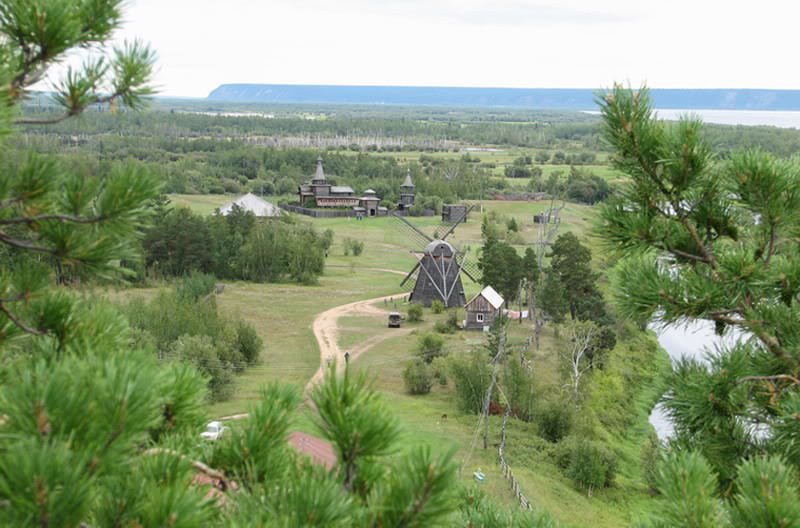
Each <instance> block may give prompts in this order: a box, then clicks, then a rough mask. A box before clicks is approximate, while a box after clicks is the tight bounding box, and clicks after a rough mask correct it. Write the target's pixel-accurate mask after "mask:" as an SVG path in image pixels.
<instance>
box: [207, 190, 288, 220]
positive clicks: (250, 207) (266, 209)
mask: <svg viewBox="0 0 800 528" xmlns="http://www.w3.org/2000/svg"><path fill="white" fill-rule="evenodd" d="M234 204H236V205H238V206H239V207H241V208H242V209H244V210H245V211H252V213H253V214H254V215H256V216H259V217H264V216H280V215H281V210H280V209H279V208H278V206H277V205H275V204H273V203H270V202H268V201H266V200H262V199H261V198H259V197H258V196H256V195H255V194H253V193H247V194H245V195H244V196H240V197H239V198H237V199H235V200H234V201H232V202H231V203H229V204H227V205H223V206H222V207H220V208H219V214H221V215H222V216H228V214H229V213H230V212H231V209H233V205H234Z"/></svg>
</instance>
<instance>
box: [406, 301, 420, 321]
mask: <svg viewBox="0 0 800 528" xmlns="http://www.w3.org/2000/svg"><path fill="white" fill-rule="evenodd" d="M408 322H409V323H420V322H422V305H421V304H419V303H411V304H409V305H408Z"/></svg>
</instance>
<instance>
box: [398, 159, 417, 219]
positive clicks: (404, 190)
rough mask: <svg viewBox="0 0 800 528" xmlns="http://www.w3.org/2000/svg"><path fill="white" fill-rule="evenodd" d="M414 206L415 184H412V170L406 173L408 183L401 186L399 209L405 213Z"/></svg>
mask: <svg viewBox="0 0 800 528" xmlns="http://www.w3.org/2000/svg"><path fill="white" fill-rule="evenodd" d="M412 205H414V184H413V183H411V169H410V168H409V169H408V170H407V171H406V181H405V182H403V185H401V186H400V203H399V204H398V207H397V208H398V209H400V210H403V211H405V210H406V209H408V208H410V207H411V206H412Z"/></svg>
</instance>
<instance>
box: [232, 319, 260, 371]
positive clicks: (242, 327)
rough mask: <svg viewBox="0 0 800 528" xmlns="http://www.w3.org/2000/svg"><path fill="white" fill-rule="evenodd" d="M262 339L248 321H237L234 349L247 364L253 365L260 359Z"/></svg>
mask: <svg viewBox="0 0 800 528" xmlns="http://www.w3.org/2000/svg"><path fill="white" fill-rule="evenodd" d="M263 347H264V341H263V340H262V339H261V338H260V337H259V336H258V333H257V332H256V329H255V328H254V327H253V325H251V324H250V323H247V322H245V321H239V323H238V325H237V328H236V349H237V350H238V351H239V354H241V356H242V358H244V360H245V361H246V362H247V364H248V365H255V364H256V363H258V361H259V359H261V349H262V348H263Z"/></svg>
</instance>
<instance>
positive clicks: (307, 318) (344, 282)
mask: <svg viewBox="0 0 800 528" xmlns="http://www.w3.org/2000/svg"><path fill="white" fill-rule="evenodd" d="M172 199H173V201H174V202H175V203H179V204H183V205H186V206H189V207H191V208H192V209H194V210H195V211H197V212H201V213H209V212H211V211H213V209H214V208H215V207H218V206H219V205H221V204H224V203H227V201H229V197H223V196H181V195H177V196H173V197H172ZM545 206H546V203H545V202H498V201H485V202H484V203H483V213H481V212H480V210H479V207H476V208H475V210H473V212H472V213H471V214H470V218H469V221H468V222H467V223H465V224H463V225H460V226H459V227H457V228H456V231H455V233H454V234H453V236H451V237H450V238H449V240H451V241H453V242H454V243H455V244H456V245H457V246H458V247H461V248H462V249H466V248H470V254H471V255H472V258H473V259H474V258H475V251H476V250H477V248H478V246H479V244H480V225H481V220H482V218H483V215H485V214H487V213H488V212H490V211H496V212H497V213H499V214H501V215H503V216H504V217H506V218H509V217H513V218H515V219H516V220H517V221H518V222H519V223H520V225H521V226H522V230H521V233H522V235H523V239H524V240H525V242H526V243H530V242H533V241H534V240H535V238H536V227H535V225H534V224H533V218H532V217H533V214H534V213H536V212H539V211H541V210H542V209H543V208H544V207H545ZM593 215H594V211H593V209H592V208H591V207H588V206H581V205H574V204H568V205H567V207H566V208H565V209H564V211H563V213H562V223H561V230H562V231H567V230H570V231H574V232H576V233H578V234H579V235H582V236H585V235H586V234H587V232H588V230H589V228H590V225H591V222H592V218H593ZM298 219H299V220H300V221H307V222H313V223H314V225H315V226H316V227H317V228H318V229H320V230H324V229H332V230H333V231H334V233H335V242H334V245H333V247H332V248H331V251H330V253H329V256H328V258H327V261H326V271H325V275H324V276H323V277H321V279H320V281H319V284H318V285H315V286H298V285H295V284H250V283H231V284H228V285H227V286H226V289H225V292H224V293H223V294H221V295H219V296H218V297H217V302H218V306H219V307H220V309H221V310H223V311H224V312H226V313H229V314H236V315H239V316H241V317H242V318H244V319H245V320H247V321H250V322H251V323H253V324H254V325H255V327H256V329H257V331H258V333H259V335H261V337H262V338H263V339H264V342H265V348H264V351H263V354H262V361H261V363H260V364H259V365H258V366H256V367H254V368H250V369H248V370H247V371H245V373H244V374H242V375H241V376H239V378H238V392H237V393H236V395H235V396H234V397H233V398H232V399H231V400H229V401H226V402H222V403H217V404H215V405H212V406H210V407H209V409H208V410H209V414H210V415H211V416H223V415H227V414H234V413H239V412H244V411H245V410H246V408H247V405H248V403H249V402H251V401H253V400H254V399H255V398H256V397H257V395H258V392H259V389H260V387H262V386H263V385H264V384H266V383H270V382H273V381H281V382H287V383H292V384H295V385H296V386H297V387H299V388H302V387H304V386H305V384H306V382H307V381H308V380H309V379H310V378H311V376H312V375H313V373H314V372H315V371H316V370H317V368H318V367H319V361H320V358H319V349H318V347H317V344H316V340H315V338H314V335H313V332H312V330H311V324H312V322H313V320H314V318H315V317H316V316H317V315H318V314H319V313H321V312H323V311H325V310H327V309H329V308H333V307H335V306H339V305H342V304H346V303H349V302H353V301H357V300H363V299H370V298H376V297H380V296H384V295H393V294H396V295H397V296H398V299H400V298H402V296H403V295H405V294H406V293H407V292H406V291H404V290H403V289H401V288H400V286H399V282H400V280H401V279H402V278H401V277H400V276H399V275H396V274H393V273H387V272H385V271H377V270H374V269H371V268H381V269H389V270H398V271H406V270H409V269H410V268H411V267H412V266H413V264H414V263H415V261H416V259H415V257H414V255H413V254H412V253H411V250H413V249H420V248H417V247H414V245H413V244H412V243H411V241H410V240H409V239H407V238H406V237H405V236H404V235H403V234H402V233H401V232H400V231H399V230H397V229H396V228H395V227H394V226H393V225H392V223H393V222H395V220H392V219H391V218H376V219H366V220H363V221H356V220H354V219H347V218H338V219H320V220H312V219H310V218H307V217H302V216H299V217H298ZM411 221H412V222H413V223H414V224H415V225H417V226H418V227H419V228H420V229H422V230H423V231H425V232H427V233H428V234H433V233H434V231H436V230H437V228H439V224H440V222H439V218H436V217H433V218H413V219H411ZM345 237H351V238H355V239H358V240H361V241H363V242H364V243H365V249H364V252H363V254H362V255H360V256H358V257H354V256H345V255H344V254H343V246H342V240H343V239H344V238H345ZM585 240H587V242H590V243H591V242H593V241H591V240H590V239H585ZM524 248H525V245H518V246H517V249H518V251H520V252H522V251H524ZM464 288H465V292H466V294H467V296H468V297H470V296H472V295H474V294H475V293H477V292H478V291H479V289H480V286H479V285H477V284H475V283H473V282H472V281H470V280H469V279H467V278H466V277H464ZM136 291H137V290H133V292H134V293H133V294H136V293H135V292H136ZM139 291H140V292H141V294H144V295H149V294H151V293H152V291H150V290H143V291H141V290H139ZM130 292H131V291H130V290H128V293H126V295H127V294H130ZM378 307H380V308H383V303H379V305H378ZM386 308H387V309H392V310H394V309H398V310H400V311H404V310H405V307H403V306H398V307H397V308H395V307H394V306H393V305H390V306H387V307H386ZM445 317H447V314H446V313H445V314H439V315H434V314H432V313H431V312H430V310H425V321H424V322H423V323H420V324H418V325H416V326H415V330H414V333H412V334H411V335H408V334H406V335H402V336H400V335H398V336H394V337H393V336H392V335H391V333H392V332H393V330H392V329H389V328H387V325H386V319H385V317H383V316H362V315H357V316H348V317H342V318H341V319H340V320H339V325H338V326H339V331H340V333H339V335H338V344H339V346H340V347H342V348H350V347H352V346H354V345H357V344H359V343H361V342H363V341H364V340H365V339H367V338H368V337H371V336H374V335H376V334H384V335H387V336H389V337H388V338H387V339H386V340H385V341H382V342H381V343H380V344H379V345H377V346H375V347H374V348H372V349H370V350H367V351H366V352H364V353H363V354H362V355H361V356H360V357H359V358H358V360H355V361H354V362H353V366H354V367H355V368H356V370H359V371H365V372H368V373H369V376H370V378H371V379H372V380H373V383H374V385H375V387H376V388H377V389H378V390H379V391H380V392H381V393H382V394H383V395H384V402H385V403H386V405H387V408H388V410H389V411H390V412H391V413H392V414H393V415H394V416H396V417H397V418H398V419H399V420H400V423H401V424H402V427H403V429H404V431H405V434H404V445H405V446H408V447H411V446H413V445H416V444H419V443H424V444H428V445H430V446H432V448H433V449H434V450H435V451H438V452H442V451H446V450H449V449H454V450H455V451H456V459H457V461H458V462H459V464H460V465H462V466H463V472H462V475H461V478H462V480H463V481H464V482H469V481H471V480H472V473H473V472H474V471H476V470H478V469H480V470H481V471H483V472H484V473H485V474H486V475H487V481H486V482H485V483H484V484H483V486H484V487H485V488H486V489H487V491H489V492H490V493H491V494H492V495H493V496H494V497H495V498H496V499H497V500H499V501H501V502H502V503H505V504H508V505H513V504H515V499H514V496H513V494H512V493H511V491H510V489H509V487H508V483H507V481H506V480H505V479H504V478H503V477H502V475H501V474H500V471H499V466H498V463H497V445H498V444H499V442H500V437H499V435H500V422H501V417H492V418H491V419H490V447H489V449H487V450H483V449H482V446H481V445H480V444H481V442H480V441H477V440H478V439H477V437H476V435H478V434H480V433H481V431H479V430H478V429H477V424H478V420H477V417H476V416H473V415H465V414H464V413H462V412H460V411H458V409H457V404H456V400H455V395H454V394H453V388H452V386H450V385H448V386H447V387H440V386H439V385H438V383H437V384H436V385H435V387H434V389H433V391H432V393H431V394H429V395H426V396H409V395H407V394H406V393H405V389H404V385H403V379H402V372H403V368H404V366H405V362H406V361H407V360H409V359H410V358H412V357H413V353H414V351H413V350H414V344H415V343H416V340H417V336H418V334H419V333H420V332H424V331H427V330H428V329H429V328H430V327H432V326H433V324H434V323H435V322H436V321H438V320H441V319H444V318H445ZM459 317H463V310H460V312H459ZM407 326H408V325H407ZM529 331H530V330H529V325H528V324H521V325H520V324H518V323H516V322H513V323H512V324H511V325H510V331H509V339H510V340H511V341H512V342H521V341H522V340H524V338H525V337H526V336H527V335H528V333H529ZM484 342H485V337H484V335H483V334H482V333H478V332H459V333H456V334H454V335H451V336H448V337H447V345H446V346H447V349H448V350H449V351H450V353H451V354H464V353H467V352H468V351H469V350H470V349H472V348H475V347H480V346H482V345H483V343H484ZM554 346H555V345H554V341H553V334H552V330H546V331H545V334H544V336H543V340H542V347H541V350H540V352H539V353H538V354H534V353H531V356H532V361H533V368H534V371H535V372H536V375H537V382H538V383H540V384H541V385H542V386H543V387H551V389H548V390H556V391H557V390H558V387H559V385H560V383H561V382H560V377H559V373H558V371H557V368H556V360H555V355H554ZM306 412H307V411H306ZM643 412H646V409H643ZM645 416H646V414H645ZM296 427H297V428H299V429H301V430H304V431H306V432H308V433H311V434H314V433H315V432H316V431H315V430H314V428H313V426H312V423H311V420H310V418H309V415H308V414H301V415H300V416H298V417H297V424H296ZM646 427H647V426H646V422H642V425H641V428H642V429H641V430H640V431H638V432H636V433H635V434H633V435H632V438H630V439H627V440H626V439H620V440H619V442H620V449H621V450H628V451H631V452H632V453H634V454H633V455H630V456H635V450H636V449H638V445H639V444H638V443H637V442H638V441H639V440H640V439H641V435H644V434H646ZM534 437H536V431H535V430H534V429H533V425H532V424H528V423H525V422H521V421H518V420H512V421H511V424H510V426H509V446H510V447H509V448H508V451H507V457H508V460H509V463H510V464H511V465H512V467H513V468H514V474H515V476H516V478H517V479H518V481H519V482H520V484H521V486H522V487H523V490H524V492H525V494H526V495H527V496H528V498H529V499H530V500H531V501H532V502H533V503H534V504H535V505H536V506H539V507H542V508H545V509H547V510H549V511H550V512H551V513H553V514H554V515H556V516H557V517H558V519H559V520H560V521H561V523H562V526H576V527H577V526H598V527H606V526H608V527H611V526H622V525H625V524H627V523H628V522H629V521H631V519H633V518H635V517H636V516H637V515H638V514H639V513H640V512H641V511H644V510H646V508H647V505H648V504H649V503H650V501H651V500H652V499H651V498H650V497H649V496H648V495H647V494H646V493H644V491H643V490H642V489H641V485H640V484H639V483H638V480H637V479H634V478H631V476H630V473H631V471H632V470H623V471H621V475H620V477H619V478H618V485H617V486H615V487H612V488H609V489H603V490H598V491H596V492H595V494H594V496H593V497H592V498H589V497H587V496H586V495H585V494H584V493H581V492H579V491H577V490H576V489H575V487H574V486H573V484H572V483H571V482H570V481H569V480H568V479H567V477H565V476H564V475H563V474H562V472H561V471H560V470H559V469H558V468H557V467H556V466H555V465H554V463H553V460H552V459H551V457H550V454H549V452H548V451H537V450H535V449H532V448H531V447H530V446H531V445H532V444H530V442H529V440H528V439H530V438H534ZM476 441H477V447H474V443H475V442H476ZM626 442H628V443H627V444H626ZM534 444H536V443H534ZM628 465H630V464H628Z"/></svg>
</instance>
